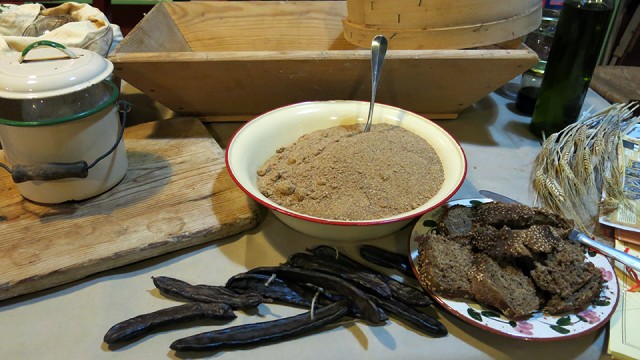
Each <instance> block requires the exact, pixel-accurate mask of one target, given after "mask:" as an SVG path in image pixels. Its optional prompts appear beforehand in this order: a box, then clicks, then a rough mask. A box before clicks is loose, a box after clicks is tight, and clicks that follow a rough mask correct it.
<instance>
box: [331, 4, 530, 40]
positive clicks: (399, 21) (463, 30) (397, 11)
mask: <svg viewBox="0 0 640 360" xmlns="http://www.w3.org/2000/svg"><path fill="white" fill-rule="evenodd" d="M541 19H542V2H541V1H540V0H509V1H508V2H504V1H495V0H456V1H451V0H347V17H346V18H345V19H344V20H343V25H344V32H345V34H344V35H345V38H346V39H347V40H348V41H349V42H351V43H353V44H355V45H358V46H369V45H368V44H369V43H370V42H371V39H372V38H373V37H374V36H375V35H377V34H382V35H385V36H386V37H387V38H388V39H390V41H389V48H390V49H414V50H415V49H465V48H473V47H478V46H486V45H491V44H497V43H502V42H505V41H510V40H514V39H517V38H520V37H522V36H524V35H526V34H528V33H530V32H531V31H533V30H535V29H536V28H537V27H538V26H539V25H540V21H541Z"/></svg>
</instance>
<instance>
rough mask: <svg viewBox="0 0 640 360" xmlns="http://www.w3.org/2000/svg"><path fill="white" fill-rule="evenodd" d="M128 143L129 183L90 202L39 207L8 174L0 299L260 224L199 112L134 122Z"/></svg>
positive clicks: (0, 237)
mask: <svg viewBox="0 0 640 360" xmlns="http://www.w3.org/2000/svg"><path fill="white" fill-rule="evenodd" d="M125 146H126V148H127V154H128V157H129V170H128V172H127V175H126V176H125V178H124V180H123V181H122V182H121V183H120V184H118V185H117V186H116V187H114V188H113V189H111V190H110V191H108V192H106V193H104V194H102V195H100V196H97V197H95V198H92V199H89V200H86V201H81V202H70V203H64V204H59V205H51V206H45V205H39V204H35V203H32V202H30V201H27V200H25V199H24V198H22V196H20V194H19V193H18V191H17V190H16V189H15V186H14V184H13V183H12V182H11V178H10V176H9V175H8V174H7V173H6V172H2V173H0V268H1V269H2V272H0V300H1V299H6V298H10V297H14V296H17V295H21V294H26V293H31V292H34V291H38V290H41V289H46V288H49V287H53V286H56V285H60V284H64V283H67V282H70V281H73V280H77V279H80V278H83V277H85V276H87V275H90V274H93V273H96V272H99V271H103V270H107V269H111V268H114V267H118V266H121V265H124V264H128V263H132V262H135V261H139V260H142V259H146V258H150V257H153V256H157V255H160V254H164V253H167V252H170V251H174V250H178V249H181V248H185V247H188V246H193V245H197V244H201V243H205V242H208V241H212V240H215V239H219V238H222V237H226V236H229V235H233V234H236V233H239V232H241V231H243V230H247V229H250V228H252V227H253V226H255V225H256V223H257V206H256V205H255V203H254V202H253V201H251V200H250V199H249V198H247V197H246V196H245V194H244V193H243V192H242V191H241V190H240V189H239V188H238V187H237V186H236V185H235V183H234V182H233V181H232V180H231V178H230V176H229V174H228V172H227V171H226V166H225V163H224V152H223V151H222V149H221V148H220V147H219V146H218V144H217V143H216V142H215V141H214V140H213V138H212V137H211V136H210V134H209V133H208V131H207V130H206V128H205V127H204V125H203V124H202V123H201V122H200V121H199V120H198V119H194V118H176V119H171V120H164V121H159V122H153V123H144V124H140V125H136V126H132V127H129V128H127V129H126V131H125ZM0 158H3V157H2V152H0Z"/></svg>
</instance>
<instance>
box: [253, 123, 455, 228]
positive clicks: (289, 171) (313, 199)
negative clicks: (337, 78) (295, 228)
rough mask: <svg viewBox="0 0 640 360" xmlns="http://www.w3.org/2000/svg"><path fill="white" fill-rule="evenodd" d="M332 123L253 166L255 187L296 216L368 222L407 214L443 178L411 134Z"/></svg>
mask: <svg viewBox="0 0 640 360" xmlns="http://www.w3.org/2000/svg"><path fill="white" fill-rule="evenodd" d="M362 129H363V126H362V125H348V126H335V127H331V128H328V129H322V130H317V131H314V132H311V133H309V134H305V135H303V136H301V137H300V138H299V139H298V140H297V141H296V142H295V143H294V144H292V145H290V146H288V147H286V148H280V149H278V150H276V154H275V155H274V156H272V157H271V158H270V159H269V160H267V162H265V163H264V164H263V165H262V167H260V169H258V177H257V180H258V188H259V189H260V192H261V193H262V194H264V195H265V196H266V197H268V198H269V199H271V200H272V201H274V202H276V203H278V204H280V205H282V206H284V207H286V208H288V209H290V210H293V211H296V212H299V213H302V214H306V215H311V216H315V217H320V218H325V219H333V220H352V221H353V220H372V219H379V218H383V217H388V216H391V215H396V214H400V213H403V212H406V211H410V210H413V209H415V208H417V207H418V206H420V205H422V204H424V203H425V202H426V201H427V200H429V199H430V198H431V197H433V196H434V195H435V194H436V193H437V192H438V190H439V189H440V187H441V186H442V183H443V181H444V172H443V168H442V163H441V161H440V158H439V157H438V155H437V154H436V152H435V150H434V149H433V148H432V147H431V145H429V144H428V143H427V142H426V141H425V140H424V139H422V138H421V137H419V136H418V135H416V134H414V133H412V132H410V131H408V130H406V129H403V128H401V127H399V126H393V125H390V124H374V125H373V126H372V127H371V131H369V132H366V133H365V132H363V131H362Z"/></svg>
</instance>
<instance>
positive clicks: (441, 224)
mask: <svg viewBox="0 0 640 360" xmlns="http://www.w3.org/2000/svg"><path fill="white" fill-rule="evenodd" d="M474 216H475V209H474V208H473V207H471V206H464V205H460V204H456V205H452V206H449V207H448V208H446V209H445V210H444V211H443V212H442V214H441V215H440V218H439V219H438V230H439V231H440V233H441V234H443V235H446V236H458V235H466V234H468V233H470V232H471V229H472V226H473V218H474Z"/></svg>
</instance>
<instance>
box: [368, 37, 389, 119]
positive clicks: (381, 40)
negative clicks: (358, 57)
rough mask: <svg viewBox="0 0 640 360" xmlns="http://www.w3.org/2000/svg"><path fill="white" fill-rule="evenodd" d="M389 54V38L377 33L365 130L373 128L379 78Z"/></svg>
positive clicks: (373, 50)
mask: <svg viewBox="0 0 640 360" xmlns="http://www.w3.org/2000/svg"><path fill="white" fill-rule="evenodd" d="M386 54H387V38H386V37H384V36H383V35H376V37H374V38H373V41H372V42H371V103H370V104H369V116H368V117H367V123H366V124H365V126H364V132H367V131H369V130H370V129H371V119H372V115H373V105H374V103H375V100H376V92H377V90H378V79H379V78H380V70H381V69H382V62H383V61H384V56H385V55H386Z"/></svg>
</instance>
